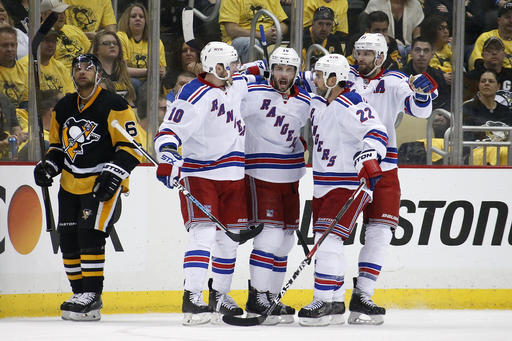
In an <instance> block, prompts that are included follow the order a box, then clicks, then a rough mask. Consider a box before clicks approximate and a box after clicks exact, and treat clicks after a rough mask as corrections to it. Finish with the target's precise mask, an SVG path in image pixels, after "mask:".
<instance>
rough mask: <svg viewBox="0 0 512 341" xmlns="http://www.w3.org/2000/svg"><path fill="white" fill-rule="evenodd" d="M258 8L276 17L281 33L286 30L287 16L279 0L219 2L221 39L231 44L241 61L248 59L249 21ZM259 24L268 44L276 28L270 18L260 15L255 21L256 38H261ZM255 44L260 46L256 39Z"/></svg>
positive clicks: (224, 0) (223, 0)
mask: <svg viewBox="0 0 512 341" xmlns="http://www.w3.org/2000/svg"><path fill="white" fill-rule="evenodd" d="M260 9H266V10H268V11H269V12H271V13H272V14H274V15H275V16H276V17H277V20H279V22H280V24H279V25H280V27H281V33H282V34H283V35H285V34H286V33H287V32H288V25H287V24H286V23H285V22H284V21H285V20H286V19H287V16H286V13H285V12H284V10H283V8H282V7H281V4H280V3H279V0H222V1H221V3H220V9H219V24H220V31H221V33H222V41H223V42H225V43H227V44H231V45H233V47H234V48H235V49H236V51H237V52H238V56H239V57H240V60H241V62H242V63H247V62H248V61H249V41H250V38H249V37H250V35H251V21H252V18H253V17H254V15H255V14H256V13H257V12H258V11H259V10H260ZM260 25H263V29H264V31H265V38H266V40H267V42H268V43H269V44H272V43H273V42H275V41H276V39H277V30H276V28H275V27H274V22H273V21H272V20H271V19H270V18H267V17H265V16H261V17H260V18H259V19H258V22H257V23H256V32H255V36H256V38H257V39H261V37H260V30H259V26H260ZM256 44H257V45H258V46H261V44H260V42H259V41H256Z"/></svg>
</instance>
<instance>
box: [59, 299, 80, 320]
mask: <svg viewBox="0 0 512 341" xmlns="http://www.w3.org/2000/svg"><path fill="white" fill-rule="evenodd" d="M80 295H81V293H78V294H73V295H72V296H71V297H70V298H69V299H68V300H66V301H64V302H62V304H61V305H60V310H61V312H62V315H61V317H62V319H63V320H69V314H70V313H71V306H72V305H73V304H75V303H76V302H77V299H78V297H80Z"/></svg>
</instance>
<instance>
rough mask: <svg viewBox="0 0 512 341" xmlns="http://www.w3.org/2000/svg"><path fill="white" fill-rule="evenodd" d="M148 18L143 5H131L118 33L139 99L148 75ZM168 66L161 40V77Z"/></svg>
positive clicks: (121, 19)
mask: <svg viewBox="0 0 512 341" xmlns="http://www.w3.org/2000/svg"><path fill="white" fill-rule="evenodd" d="M147 18H148V14H147V11H146V8H145V7H144V6H143V5H142V4H140V3H134V4H131V5H130V6H128V8H127V9H126V10H125V11H124V12H123V14H122V15H121V18H120V19H119V31H118V32H117V36H118V37H119V40H120V41H121V47H122V49H123V56H124V59H125V61H126V63H127V66H128V75H129V76H130V80H131V82H132V85H133V87H134V88H135V92H136V95H137V97H139V88H140V86H141V85H142V83H143V82H145V80H146V76H147V73H148V69H147V61H148V38H149V36H148V27H147V25H146V23H147ZM166 66H167V63H166V61H165V50H164V44H163V43H162V41H161V40H160V65H159V70H160V77H163V76H164V75H165V68H166Z"/></svg>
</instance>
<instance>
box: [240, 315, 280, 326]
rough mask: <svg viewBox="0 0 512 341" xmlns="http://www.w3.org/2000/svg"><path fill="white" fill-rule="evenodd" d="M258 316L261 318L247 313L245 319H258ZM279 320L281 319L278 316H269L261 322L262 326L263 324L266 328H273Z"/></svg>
mask: <svg viewBox="0 0 512 341" xmlns="http://www.w3.org/2000/svg"><path fill="white" fill-rule="evenodd" d="M258 316H261V315H260V314H255V313H249V312H247V317H258ZM280 320H281V319H280V317H279V316H278V315H269V316H267V318H266V319H265V321H263V323H262V324H264V325H266V326H275V325H276V324H278V323H279V321H280Z"/></svg>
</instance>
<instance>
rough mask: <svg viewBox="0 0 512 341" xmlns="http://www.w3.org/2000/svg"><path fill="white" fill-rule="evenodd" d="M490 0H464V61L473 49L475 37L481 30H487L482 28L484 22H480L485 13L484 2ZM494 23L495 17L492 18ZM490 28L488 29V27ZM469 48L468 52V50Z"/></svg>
mask: <svg viewBox="0 0 512 341" xmlns="http://www.w3.org/2000/svg"><path fill="white" fill-rule="evenodd" d="M490 1H492V0H487V1H482V0H466V1H465V10H466V20H465V23H464V24H465V25H464V44H465V47H466V51H465V53H464V61H465V62H467V60H468V59H469V55H470V54H471V52H472V51H473V44H474V43H475V41H476V39H477V38H478V36H479V35H480V34H482V32H484V31H488V30H486V29H484V23H483V22H482V17H481V14H482V13H486V11H487V10H486V8H485V7H486V4H485V2H490ZM494 23H496V18H494ZM489 30H490V29H489ZM467 50H469V53H468V51H467Z"/></svg>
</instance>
